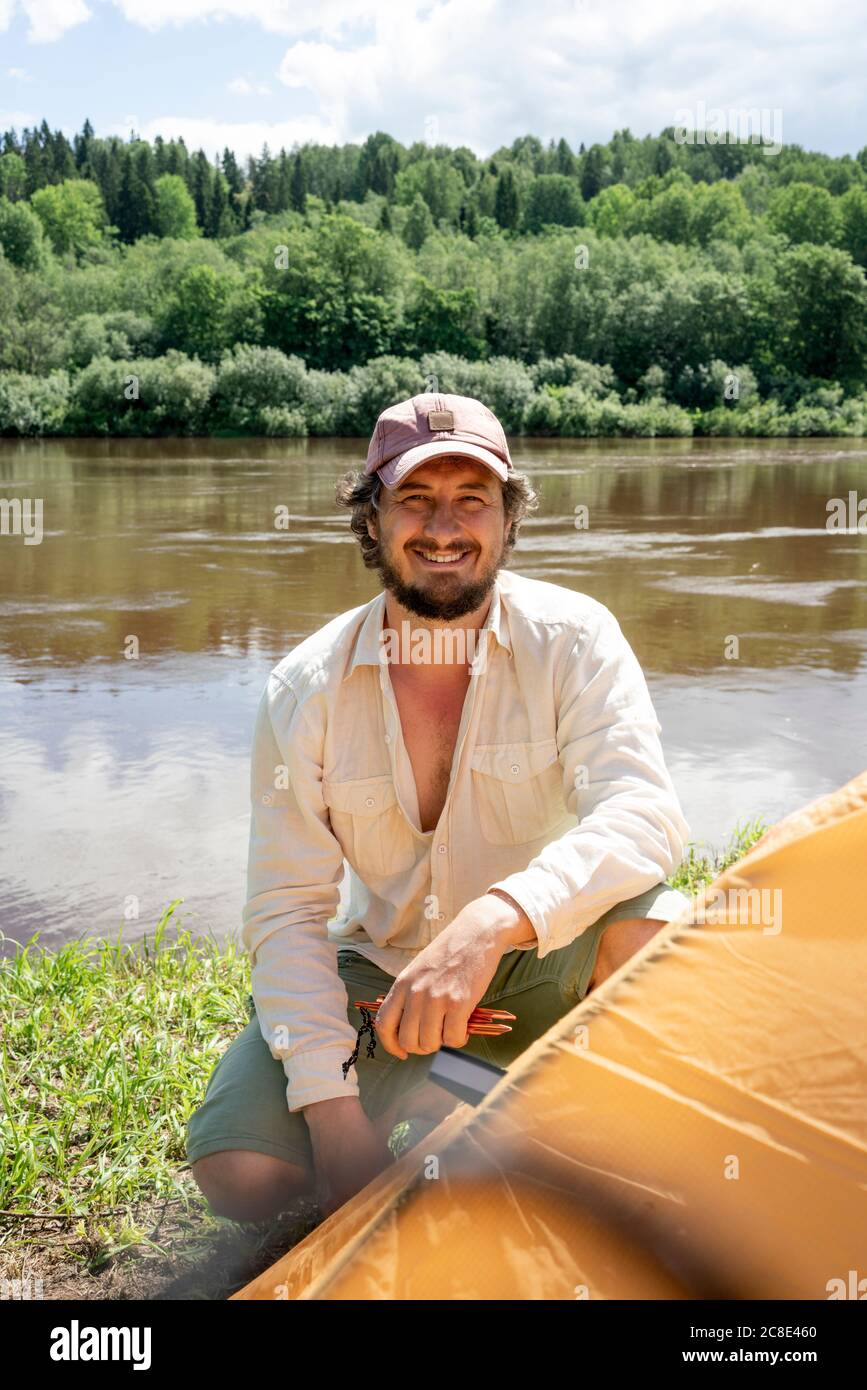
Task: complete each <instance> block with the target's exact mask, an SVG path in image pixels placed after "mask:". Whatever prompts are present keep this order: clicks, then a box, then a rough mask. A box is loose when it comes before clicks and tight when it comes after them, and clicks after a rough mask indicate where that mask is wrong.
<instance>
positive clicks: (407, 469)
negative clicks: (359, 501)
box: [364, 391, 514, 488]
mask: <svg viewBox="0 0 867 1390" xmlns="http://www.w3.org/2000/svg"><path fill="white" fill-rule="evenodd" d="M444 454H459V455H460V456H461V457H462V458H468V459H475V461H476V462H477V463H483V464H485V465H486V467H488V468H490V469H491V471H492V472H493V473H496V475H497V477H498V478H499V479H501V481H502V482H505V481H506V479H507V478H508V476H509V473H510V472H511V471H512V469H513V468H514V464H513V463H512V459H511V455H510V454H509V446H508V444H507V443H506V435H505V431H504V430H503V426H502V425H501V424H500V422H499V420H498V419H497V417H496V415H495V414H494V413H493V411H492V410H489V409H488V407H487V406H486V405H483V404H482V402H481V401H477V400H474V399H473V397H472V396H452V395H443V394H442V393H440V392H433V391H427V392H424V393H423V394H422V395H420V396H412V397H411V398H410V399H409V400H408V401H400V402H399V403H398V404H397V405H390V406H389V407H388V409H387V410H384V411H383V412H382V414H381V415H380V417H379V419H378V420H377V422H376V428H375V429H374V431H373V434H372V436H371V439H370V446H369V448H368V450H367V463H366V464H365V467H364V472H365V475H367V474H369V473H376V472H378V473H379V476H380V478H381V479H382V481H383V483H384V484H385V486H386V487H388V488H392V487H397V485H398V483H401V482H403V480H404V478H406V476H407V474H409V473H411V472H412V470H413V469H414V468H418V466H419V464H422V463H429V462H430V460H431V459H435V458H439V457H441V456H442V455H444Z"/></svg>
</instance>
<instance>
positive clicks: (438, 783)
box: [391, 666, 470, 830]
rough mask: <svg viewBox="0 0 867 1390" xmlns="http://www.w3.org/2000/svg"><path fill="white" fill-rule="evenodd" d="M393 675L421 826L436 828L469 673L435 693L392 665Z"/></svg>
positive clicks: (449, 773)
mask: <svg viewBox="0 0 867 1390" xmlns="http://www.w3.org/2000/svg"><path fill="white" fill-rule="evenodd" d="M395 677H396V679H395ZM391 678H392V688H393V690H394V696H395V700H396V701H397V708H398V713H399V714H400V725H401V730H402V732H403V741H404V745H405V747H406V751H407V754H408V756H409V761H410V764H411V766H412V771H413V776H414V778H415V788H416V795H417V797H418V810H419V818H420V828H421V829H422V830H433V829H434V828H435V826H436V824H437V822H438V821H439V818H440V816H441V814H442V809H443V806H444V805H445V799H446V793H447V792H448V786H449V777H450V776H451V770H452V759H453V757H454V751H455V743H456V742H457V736H458V729H459V728H460V724H461V715H462V714H463V708H464V701H465V698H466V693H467V686H468V685H469V679H470V678H469V674H468V673H467V675H466V678H465V679H463V678H462V680H461V682H460V683H459V684H458V683H456V684H455V686H454V687H453V688H449V689H448V690H445V691H437V692H436V693H435V694H433V693H432V692H431V691H430V690H426V691H421V690H419V689H418V688H417V687H414V686H413V684H412V679H411V677H410V679H409V680H407V679H406V677H405V675H404V674H403V673H402V672H401V670H400V667H397V666H394V667H392V671H391Z"/></svg>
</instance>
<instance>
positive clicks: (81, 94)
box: [0, 0, 867, 157]
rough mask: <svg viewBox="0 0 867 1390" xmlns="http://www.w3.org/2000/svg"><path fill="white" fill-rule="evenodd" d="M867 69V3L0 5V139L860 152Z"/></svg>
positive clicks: (487, 149) (551, 0)
mask: <svg viewBox="0 0 867 1390" xmlns="http://www.w3.org/2000/svg"><path fill="white" fill-rule="evenodd" d="M865 67H867V0H822V3H817V0H761V3H759V0H725V2H724V3H720V0H523V2H521V0H355V2H354V3H350V2H349V0H223V2H222V3H215V2H214V0H0V130H5V129H7V128H8V127H9V126H15V127H16V128H17V129H18V130H19V131H20V129H21V128H22V127H23V126H24V125H33V124H37V123H38V122H40V121H41V120H42V118H43V117H44V118H45V119H46V120H47V121H48V123H49V125H50V126H51V127H52V129H54V128H57V127H59V128H60V129H62V130H63V131H65V132H66V134H67V135H68V136H72V135H73V134H74V133H75V132H76V131H77V130H80V128H81V126H82V124H83V123H84V120H85V117H88V118H89V119H90V121H91V124H92V125H93V126H94V128H95V130H96V132H97V134H98V135H103V136H105V135H111V134H118V135H121V136H123V137H127V136H128V135H129V134H130V132H131V131H132V130H134V131H135V132H136V134H138V135H140V136H144V137H146V138H148V139H153V137H154V136H155V135H158V134H161V135H163V136H165V137H166V138H167V139H170V138H172V137H176V136H179V135H182V136H183V138H184V140H185V141H186V142H187V145H188V146H189V147H190V148H191V149H199V148H202V149H204V150H205V152H206V153H207V154H208V155H209V156H211V157H213V156H214V155H215V154H217V153H218V152H221V151H222V149H223V147H224V146H226V145H228V146H229V147H230V148H231V149H233V150H234V151H235V153H236V154H237V155H239V156H246V155H247V154H258V153H259V151H260V150H261V148H262V145H263V143H265V142H266V141H267V143H268V144H269V146H270V147H271V149H272V150H273V151H276V150H279V149H280V147H281V146H284V147H285V148H286V149H290V148H291V147H292V145H293V144H294V143H296V142H297V143H302V144H303V143H304V142H305V141H307V140H312V141H316V142H321V143H325V144H334V143H338V144H342V143H344V142H350V141H351V142H357V143H360V142H362V141H363V140H364V139H365V138H366V137H367V136H368V135H369V134H371V133H372V132H374V131H376V130H383V131H386V132H388V133H389V134H390V135H393V136H394V137H395V138H396V139H398V140H400V141H401V142H403V143H404V144H407V145H409V144H411V143H412V142H413V141H415V140H424V141H426V142H427V143H428V144H445V145H451V146H457V145H468V146H469V147H470V148H471V149H472V150H474V151H475V153H476V154H477V155H479V156H482V157H484V156H486V155H488V154H490V153H492V151H494V150H495V149H497V148H499V147H500V146H501V145H508V144H511V142H512V141H513V140H514V139H516V138H517V137H518V136H521V135H527V134H532V135H536V136H538V137H539V138H540V139H541V140H542V141H543V142H544V143H547V141H548V140H549V139H551V138H553V139H555V140H558V139H559V138H560V137H561V136H563V137H565V138H566V139H567V140H568V141H569V143H570V145H571V146H572V148H573V149H575V150H577V149H578V146H579V144H580V142H581V141H584V143H585V144H586V145H589V144H591V143H593V142H594V141H597V140H598V141H606V140H608V139H609V138H610V136H611V135H612V134H613V132H614V131H615V130H618V129H622V128H623V127H627V126H628V127H629V129H630V130H631V131H632V133H633V135H637V136H642V135H646V134H658V133H659V131H660V130H661V129H663V127H665V126H671V125H687V126H688V125H692V124H694V123H695V122H694V120H693V119H691V116H692V117H694V116H696V115H700V114H701V112H702V111H703V112H705V113H711V112H713V111H714V110H718V111H721V112H724V113H731V117H730V118H729V119H728V120H727V121H724V122H723V124H728V125H737V124H738V122H740V123H741V125H742V124H743V117H742V116H741V115H740V114H739V113H742V112H744V111H747V110H753V111H757V112H759V113H766V114H765V115H764V116H763V117H762V120H763V121H764V123H765V125H766V127H767V131H768V132H771V131H772V130H773V131H774V132H775V133H776V132H779V134H780V135H781V137H782V142H783V143H784V144H795V143H796V144H800V145H803V146H805V147H806V148H808V149H814V150H822V151H825V152H826V153H828V154H835V155H839V154H845V153H850V154H853V155H854V154H856V153H857V152H858V150H860V149H862V148H863V147H864V146H865V145H867V82H865V81H864V80H863V73H864V71H865ZM710 120H711V123H712V121H713V117H710ZM698 123H699V124H701V123H702V122H700V121H699V122H698Z"/></svg>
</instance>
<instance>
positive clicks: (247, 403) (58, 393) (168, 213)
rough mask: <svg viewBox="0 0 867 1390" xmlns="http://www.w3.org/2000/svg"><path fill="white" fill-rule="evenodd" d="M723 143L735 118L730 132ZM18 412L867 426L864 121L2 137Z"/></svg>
mask: <svg viewBox="0 0 867 1390" xmlns="http://www.w3.org/2000/svg"><path fill="white" fill-rule="evenodd" d="M714 141H715V142H714ZM0 151H2V152H0V433H2V434H6V435H42V434H46V435H51V434H54V435H76V434H82V435H105V434H108V435H115V434H119V435H160V434H241V433H248V434H268V435H273V436H304V435H308V434H309V435H364V434H366V433H368V432H369V431H370V429H371V428H372V426H373V423H374V422H375V420H376V417H377V415H378V413H379V412H380V410H381V409H382V408H383V407H384V406H385V405H387V404H389V403H391V402H392V401H394V400H396V399H400V398H402V397H405V396H408V395H412V394H415V393H416V392H418V391H423V390H428V389H439V390H442V391H456V392H459V393H462V394H468V395H475V396H479V397H481V398H482V399H484V400H485V401H486V402H487V403H488V404H489V405H490V406H491V408H492V409H494V410H495V411H496V412H497V413H498V414H499V415H500V418H501V419H502V421H503V424H504V426H505V428H506V429H507V430H508V431H510V432H514V433H522V434H526V435H534V436H539V435H541V436H545V435H551V436H558V435H560V436H567V437H577V436H599V435H634V436H648V437H652V436H657V435H659V436H663V435H693V434H695V435H745V436H750V435H756V436H758V435H761V436H775V435H863V434H864V433H865V426H867V313H865V310H867V282H865V267H867V147H865V148H864V149H862V150H861V151H860V152H859V153H858V154H857V155H856V156H850V155H844V156H841V157H832V156H829V155H825V154H821V153H815V152H809V151H805V150H804V149H802V148H800V147H799V146H795V145H793V146H787V147H784V148H783V149H781V150H780V151H779V152H778V153H772V152H771V151H770V150H769V149H768V148H766V147H764V146H763V145H762V144H761V143H760V142H755V141H740V142H729V141H728V140H727V139H726V138H725V137H724V135H723V136H722V137H716V136H714V133H713V132H708V135H707V139H706V141H705V142H704V143H684V142H680V141H679V140H678V138H677V133H676V132H675V130H674V128H669V129H666V130H664V131H663V132H661V134H660V135H658V136H646V137H643V138H639V137H636V136H633V135H632V134H631V132H630V131H629V130H622V131H619V132H617V133H615V134H614V135H613V137H612V138H611V140H610V141H609V142H608V143H607V144H605V145H602V144H594V145H591V146H590V147H589V148H585V147H584V146H583V145H581V146H580V147H579V149H578V150H573V149H572V148H571V147H570V145H569V143H568V142H567V141H566V140H565V139H560V140H559V141H556V142H555V141H554V140H551V141H549V142H548V144H547V145H544V144H543V143H542V142H541V141H540V140H539V139H537V138H536V137H534V136H530V135H528V136H524V137H522V138H520V139H518V140H515V141H514V143H513V144H512V145H510V146H508V147H503V148H501V149H499V150H497V151H496V152H495V153H494V154H492V155H491V156H490V157H488V158H480V157H478V156H477V155H476V154H475V153H474V152H473V151H472V150H470V149H468V148H466V147H460V148H452V147H449V146H446V145H431V144H428V143H425V142H417V143H415V144H413V145H410V146H404V145H402V144H401V143H400V142H398V141H396V140H394V139H393V138H392V137H391V136H389V135H388V134H386V133H383V132H377V133H375V134H373V135H371V136H370V137H369V138H368V139H367V140H366V141H364V143H363V144H346V145H342V146H325V145H311V144H307V145H304V146H301V147H294V148H293V149H292V150H291V151H289V152H287V151H286V150H280V151H279V153H276V154H275V153H272V152H271V151H270V150H269V149H268V148H267V146H266V147H265V148H263V150H262V151H261V154H260V155H259V156H258V157H250V158H248V159H246V161H240V160H238V159H237V158H236V157H235V155H234V154H233V153H232V151H230V150H228V149H225V150H224V151H223V154H222V156H220V157H218V158H215V159H213V160H212V159H209V158H208V156H207V155H206V154H205V153H204V152H203V151H202V150H199V151H197V152H194V153H191V152H190V151H189V150H188V149H187V148H186V146H185V144H184V142H183V140H180V139H172V140H163V139H161V138H157V139H155V140H154V141H153V142H152V143H150V142H148V141H145V140H143V139H140V138H138V137H137V136H136V135H135V133H134V132H133V133H131V135H130V137H129V138H128V139H126V140H123V139H121V138H120V137H117V136H113V137H111V138H105V139H104V138H100V137H98V136H97V135H96V134H95V132H94V130H93V128H92V127H91V125H90V123H89V122H85V124H84V126H83V128H82V130H81V132H80V133H79V134H78V135H76V136H75V137H74V139H72V141H69V140H68V139H67V137H66V136H65V135H64V134H63V133H62V132H61V131H52V130H50V129H49V127H48V126H47V124H46V123H45V122H43V123H42V125H41V126H39V127H38V128H37V127H34V128H32V129H26V130H24V131H22V132H21V133H18V132H16V131H15V130H8V131H6V132H5V134H4V135H3V136H2V137H0Z"/></svg>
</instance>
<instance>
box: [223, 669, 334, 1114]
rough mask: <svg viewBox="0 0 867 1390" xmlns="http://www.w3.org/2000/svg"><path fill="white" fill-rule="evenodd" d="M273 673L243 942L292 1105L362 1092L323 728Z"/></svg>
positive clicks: (264, 701) (258, 769) (256, 739)
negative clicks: (355, 1062) (336, 925)
mask: <svg viewBox="0 0 867 1390" xmlns="http://www.w3.org/2000/svg"><path fill="white" fill-rule="evenodd" d="M315 723H316V715H315V712H314V714H313V716H312V718H311V716H309V715H308V706H307V705H305V706H303V707H299V704H298V702H297V700H296V698H295V695H294V693H293V691H292V689H291V686H289V685H288V684H286V683H285V682H284V681H283V679H282V678H281V677H279V676H277V675H276V674H274V673H273V672H272V674H271V676H270V677H269V679H268V683H267V685H266V687H265V691H264V693H263V695H262V698H261V700H260V703H259V708H258V712H257V715H256V723H255V730H254V735H253V749H252V758H251V772H250V799H251V820H250V844H249V855H248V861H247V899H246V903H245V906H244V909H243V913H242V920H243V929H242V933H241V935H242V941H243V944H244V947H245V949H246V951H247V953H248V955H249V957H250V962H251V973H252V991H253V999H254V1002H255V1005H256V1013H257V1016H258V1020H259V1026H260V1028H261V1030H262V1036H263V1038H264V1039H265V1042H266V1043H267V1044H268V1047H269V1048H270V1051H271V1055H272V1056H273V1057H275V1058H277V1059H279V1060H280V1061H282V1063H283V1067H284V1070H285V1072H286V1077H287V1083H288V1084H287V1088H286V1099H287V1102H288V1106H289V1109H290V1110H291V1111H295V1110H300V1109H302V1108H303V1107H304V1106H305V1105H310V1104H312V1103H314V1102H316V1101H321V1100H331V1099H334V1098H335V1097H338V1096H357V1095H358V1093H359V1088H358V1081H357V1078H356V1073H355V1067H354V1066H353V1067H351V1068H350V1069H349V1071H348V1073H347V1076H346V1078H345V1079H344V1077H343V1071H342V1065H343V1063H344V1062H345V1061H346V1060H347V1058H348V1057H349V1055H350V1054H351V1052H352V1050H353V1048H354V1046H355V1040H356V1035H355V1030H354V1029H353V1028H352V1025H351V1024H350V1023H349V1020H348V1018H347V1002H348V1000H347V994H346V988H345V986H344V984H343V982H342V981H341V979H340V977H339V975H338V973H337V947H336V945H335V943H334V942H333V941H332V940H330V939H329V938H328V932H327V923H328V922H329V921H330V920H331V918H332V917H333V916H334V914H335V912H336V910H337V906H338V902H339V896H340V880H341V877H342V874H343V851H342V849H341V846H340V844H339V843H338V841H337V839H336V838H335V836H334V834H333V832H332V830H331V825H330V821H329V817H328V808H327V807H326V805H325V803H324V801H323V798H322V785H321V784H322V770H321V748H322V734H321V731H320V730H317V728H316V727H315Z"/></svg>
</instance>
